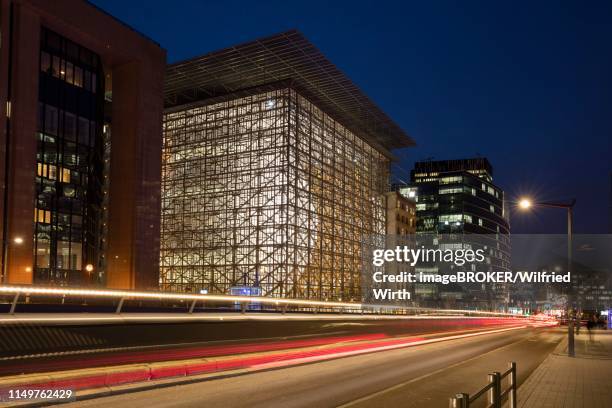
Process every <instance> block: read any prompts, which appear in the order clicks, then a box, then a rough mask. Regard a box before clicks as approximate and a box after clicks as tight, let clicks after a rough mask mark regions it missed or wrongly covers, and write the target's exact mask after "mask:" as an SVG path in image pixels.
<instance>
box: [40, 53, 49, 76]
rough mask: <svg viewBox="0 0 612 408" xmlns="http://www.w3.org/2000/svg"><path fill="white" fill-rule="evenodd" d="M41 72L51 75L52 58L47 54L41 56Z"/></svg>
mask: <svg viewBox="0 0 612 408" xmlns="http://www.w3.org/2000/svg"><path fill="white" fill-rule="evenodd" d="M40 70H41V71H43V72H46V73H51V56H50V55H49V54H48V53H46V52H42V53H41V54H40Z"/></svg>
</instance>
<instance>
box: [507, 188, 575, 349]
mask: <svg viewBox="0 0 612 408" xmlns="http://www.w3.org/2000/svg"><path fill="white" fill-rule="evenodd" d="M518 204H519V207H520V208H521V209H523V210H529V209H530V208H531V207H544V208H562V209H565V210H567V271H568V272H571V270H572V233H573V225H574V214H573V210H574V205H575V204H576V199H575V198H574V199H572V200H571V201H570V202H569V203H550V202H532V201H531V200H530V199H528V198H522V199H521V200H520V201H519V203H518ZM572 314H573V313H572V290H571V287H569V288H568V291H567V355H568V356H569V357H574V356H575V352H574V317H573V316H572ZM578 324H580V321H578Z"/></svg>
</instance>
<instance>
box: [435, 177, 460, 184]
mask: <svg viewBox="0 0 612 408" xmlns="http://www.w3.org/2000/svg"><path fill="white" fill-rule="evenodd" d="M462 181H463V177H461V176H449V177H442V178H441V179H440V184H454V183H461V182H462Z"/></svg>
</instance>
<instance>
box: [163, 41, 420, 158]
mask: <svg viewBox="0 0 612 408" xmlns="http://www.w3.org/2000/svg"><path fill="white" fill-rule="evenodd" d="M283 81H290V82H291V87H292V88H294V89H296V90H298V91H299V93H300V94H302V95H303V96H305V97H306V98H308V100H310V101H311V102H312V103H314V104H315V105H317V106H318V107H319V108H320V109H322V110H323V111H324V112H326V113H327V114H329V115H330V116H332V117H333V118H334V119H336V120H338V121H339V122H340V123H342V124H343V125H344V126H346V127H347V128H348V129H350V130H351V131H352V132H353V133H355V134H357V135H359V136H361V137H362V138H364V139H365V140H367V141H368V142H369V143H370V144H371V145H372V146H375V147H378V148H379V149H381V150H391V149H396V148H402V147H410V146H414V141H413V140H412V139H411V138H410V137H409V136H408V135H407V134H406V133H405V132H404V131H403V130H402V129H401V128H400V127H399V126H398V125H397V124H396V123H395V122H394V121H393V120H392V119H391V118H389V117H388V116H387V114H385V112H383V111H382V110H381V109H380V108H379V107H378V106H377V105H376V104H375V103H374V102H373V101H372V100H371V99H370V98H368V96H367V95H365V94H364V93H363V92H362V91H361V90H360V89H359V87H357V86H356V85H355V84H354V83H353V82H352V81H351V80H350V79H349V78H348V77H347V76H346V75H344V73H342V71H340V70H339V69H338V68H337V67H336V66H335V65H334V64H333V63H331V62H330V61H329V60H328V59H327V58H326V57H325V55H323V54H322V53H321V52H320V51H319V50H318V49H317V48H316V47H315V46H314V45H313V44H312V43H311V42H310V41H308V39H306V38H305V37H304V36H303V35H302V34H301V33H300V32H298V31H296V30H291V31H287V32H284V33H280V34H277V35H273V36H270V37H266V38H261V39H258V40H255V41H251V42H248V43H245V44H241V45H237V46H234V47H230V48H226V49H223V50H220V51H215V52H212V53H210V54H206V55H203V56H200V57H196V58H193V59H190V60H186V61H181V62H177V63H175V64H171V65H170V66H169V67H168V69H167V71H166V79H165V86H164V96H165V106H166V107H167V108H172V107H175V106H181V105H185V104H189V103H192V102H195V101H200V100H202V99H210V98H215V97H219V96H224V95H227V94H231V93H235V92H239V91H243V90H245V89H252V88H255V87H262V86H267V85H269V84H276V83H280V82H283Z"/></svg>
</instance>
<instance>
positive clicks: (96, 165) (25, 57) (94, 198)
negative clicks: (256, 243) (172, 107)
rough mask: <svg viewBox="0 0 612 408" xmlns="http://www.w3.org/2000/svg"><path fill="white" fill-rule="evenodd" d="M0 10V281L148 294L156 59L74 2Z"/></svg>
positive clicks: (160, 55) (123, 28) (154, 238)
mask: <svg viewBox="0 0 612 408" xmlns="http://www.w3.org/2000/svg"><path fill="white" fill-rule="evenodd" d="M0 7H1V9H0V31H1V32H0V38H1V39H2V41H1V43H0V54H1V58H0V163H2V164H1V165H0V215H1V217H0V240H1V244H2V245H1V247H2V251H1V253H0V257H1V262H2V268H1V271H0V272H1V278H0V281H2V282H4V283H12V284H41V285H68V286H70V285H106V286H109V287H114V288H151V289H156V288H157V287H158V283H159V214H160V174H161V155H160V153H161V143H162V136H161V131H162V128H161V123H162V110H163V98H162V86H163V73H164V69H165V64H166V56H165V51H164V50H163V49H162V48H160V46H159V45H158V44H156V43H155V42H153V41H151V40H150V39H148V38H146V37H144V36H143V35H141V34H139V33H138V32H136V31H135V30H133V29H132V28H130V27H128V26H127V25H125V24H123V23H122V22H120V21H118V20H117V19H115V18H114V17H112V16H110V15H109V14H107V13H105V12H104V11H102V10H100V9H98V8H97V7H96V6H94V5H92V4H91V3H89V2H86V1H76V0H62V1H48V0H1V1H0Z"/></svg>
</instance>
